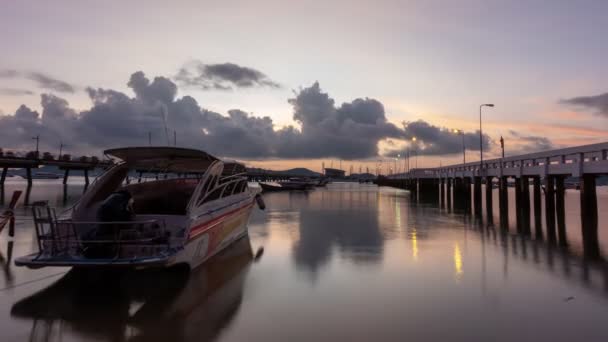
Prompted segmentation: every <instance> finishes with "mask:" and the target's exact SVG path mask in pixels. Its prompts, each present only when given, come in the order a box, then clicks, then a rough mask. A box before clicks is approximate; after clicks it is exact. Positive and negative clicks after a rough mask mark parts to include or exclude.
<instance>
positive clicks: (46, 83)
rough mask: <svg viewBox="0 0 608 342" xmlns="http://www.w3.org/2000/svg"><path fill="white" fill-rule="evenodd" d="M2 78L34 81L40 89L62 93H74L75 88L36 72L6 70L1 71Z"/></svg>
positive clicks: (0, 76)
mask: <svg viewBox="0 0 608 342" xmlns="http://www.w3.org/2000/svg"><path fill="white" fill-rule="evenodd" d="M0 78H9V79H14V78H23V79H27V80H30V81H34V82H35V83H36V84H37V85H38V87H39V88H42V89H46V90H52V91H56V92H60V93H73V92H74V87H73V86H72V85H71V84H69V83H67V82H65V81H62V80H58V79H56V78H53V77H51V76H49V75H47V74H44V73H41V72H36V71H27V72H22V71H18V70H13V69H4V70H0Z"/></svg>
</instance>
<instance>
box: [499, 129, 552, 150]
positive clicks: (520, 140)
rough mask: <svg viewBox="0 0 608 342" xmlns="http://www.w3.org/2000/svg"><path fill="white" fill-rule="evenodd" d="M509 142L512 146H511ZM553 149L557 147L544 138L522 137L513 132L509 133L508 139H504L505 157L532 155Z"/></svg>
mask: <svg viewBox="0 0 608 342" xmlns="http://www.w3.org/2000/svg"><path fill="white" fill-rule="evenodd" d="M511 141H513V142H514V144H511ZM510 145H511V146H513V147H511V146H510ZM555 148H557V147H556V146H555V145H554V144H553V142H552V141H551V140H549V139H548V138H546V137H540V136H533V135H523V134H520V133H517V132H516V131H513V130H511V131H509V136H508V137H505V155H519V154H526V153H534V152H541V151H548V150H552V149H555Z"/></svg>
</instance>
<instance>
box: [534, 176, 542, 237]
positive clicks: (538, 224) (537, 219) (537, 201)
mask: <svg viewBox="0 0 608 342" xmlns="http://www.w3.org/2000/svg"><path fill="white" fill-rule="evenodd" d="M533 182H534V185H533V188H534V189H533V190H534V231H535V234H536V237H537V238H542V237H543V227H542V225H543V224H542V221H543V219H542V208H541V194H540V192H541V188H540V177H539V176H534V178H533Z"/></svg>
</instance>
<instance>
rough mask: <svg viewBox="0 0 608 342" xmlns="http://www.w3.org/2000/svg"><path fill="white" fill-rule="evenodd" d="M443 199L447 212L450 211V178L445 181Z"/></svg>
mask: <svg viewBox="0 0 608 342" xmlns="http://www.w3.org/2000/svg"><path fill="white" fill-rule="evenodd" d="M445 199H446V202H447V208H448V210H452V178H448V179H447V181H446V189H445Z"/></svg>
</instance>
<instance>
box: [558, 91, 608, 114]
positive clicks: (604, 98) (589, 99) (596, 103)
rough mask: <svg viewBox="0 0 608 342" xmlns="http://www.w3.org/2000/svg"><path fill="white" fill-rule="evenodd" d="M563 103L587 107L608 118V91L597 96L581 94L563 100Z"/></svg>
mask: <svg viewBox="0 0 608 342" xmlns="http://www.w3.org/2000/svg"><path fill="white" fill-rule="evenodd" d="M560 102H561V103H564V104H569V105H575V106H581V107H586V108H588V109H592V110H595V114H596V115H599V116H603V117H606V118H608V93H604V94H600V95H595V96H579V97H573V98H570V99H565V100H561V101H560Z"/></svg>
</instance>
